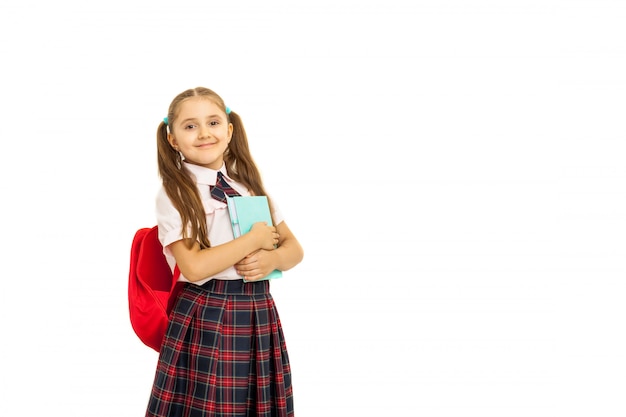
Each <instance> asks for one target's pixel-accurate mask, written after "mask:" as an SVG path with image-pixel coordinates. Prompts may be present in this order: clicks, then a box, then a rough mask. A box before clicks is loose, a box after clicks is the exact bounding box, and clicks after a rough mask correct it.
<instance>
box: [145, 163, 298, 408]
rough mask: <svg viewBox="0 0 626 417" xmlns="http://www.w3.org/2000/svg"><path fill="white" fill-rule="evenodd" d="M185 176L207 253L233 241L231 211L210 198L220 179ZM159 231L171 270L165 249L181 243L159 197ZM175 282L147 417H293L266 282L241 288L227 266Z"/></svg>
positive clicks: (170, 211)
mask: <svg viewBox="0 0 626 417" xmlns="http://www.w3.org/2000/svg"><path fill="white" fill-rule="evenodd" d="M184 168H185V169H187V170H188V171H189V172H190V173H191V174H192V176H193V177H194V178H195V179H196V185H197V187H198V190H199V192H200V196H201V199H202V202H203V205H204V209H205V212H206V217H207V227H208V237H209V241H210V242H211V245H213V246H217V245H220V244H222V243H225V242H228V241H230V240H232V239H233V232H232V229H231V224H230V217H229V215H228V208H227V206H226V204H224V203H222V202H220V201H217V200H215V199H213V198H211V196H210V188H209V187H210V186H212V185H215V182H216V178H217V171H215V170H212V169H209V168H204V167H200V166H197V165H193V164H187V163H184ZM220 171H221V172H222V174H224V176H225V178H226V181H227V182H228V183H229V185H230V186H231V187H232V188H233V189H235V190H236V191H237V192H239V194H240V195H242V196H245V195H250V193H249V192H248V190H247V189H246V188H245V187H244V186H243V185H242V184H239V183H237V182H235V181H233V180H232V179H231V178H230V177H228V173H227V172H226V169H225V167H224V166H223V167H222V168H221V169H220ZM272 215H273V217H274V221H275V223H276V224H279V223H281V222H282V221H283V215H282V213H281V212H280V210H279V209H278V208H277V206H276V205H275V204H274V203H273V200H272ZM157 223H158V229H159V240H160V242H161V244H162V245H163V247H164V254H165V257H166V259H167V261H168V264H169V265H170V267H171V268H172V269H173V268H174V266H175V260H174V257H173V256H172V254H171V252H170V251H169V247H168V245H169V244H171V243H173V242H176V241H178V240H180V239H182V223H181V218H180V214H179V213H178V211H177V210H176V208H175V207H174V206H173V204H172V202H171V201H170V199H169V197H168V196H167V194H166V193H165V191H164V190H163V189H161V190H160V191H159V193H158V194H157ZM179 281H182V282H185V284H184V288H183V289H182V291H181V293H180V294H179V296H178V299H177V301H176V303H175V305H174V308H173V310H172V312H171V314H170V317H169V325H168V329H167V332H166V335H165V338H164V340H163V343H162V346H161V350H160V352H159V360H158V364H157V370H156V375H155V380H154V384H153V388H152V393H151V395H150V399H149V402H148V409H147V411H146V416H147V417H156V416H159V417H165V416H168V417H173V416H181V417H182V416H185V417H209V416H211V417H226V416H229V417H234V416H263V417H270V416H272V417H291V416H293V391H292V386H291V368H290V365H289V358H288V355H287V347H286V344H285V338H284V335H283V331H282V327H281V323H280V318H279V316H278V312H277V310H276V306H275V304H274V300H273V298H272V296H271V294H270V292H269V289H270V281H269V280H265V281H257V282H250V283H244V282H243V280H242V279H241V277H240V276H239V275H237V272H236V270H235V268H234V267H232V266H231V267H229V268H227V269H226V270H224V271H221V272H219V273H217V274H216V275H214V276H212V277H208V278H207V279H204V280H202V281H197V282H194V283H191V282H189V280H188V279H187V278H185V277H184V275H182V274H181V275H180V277H179Z"/></svg>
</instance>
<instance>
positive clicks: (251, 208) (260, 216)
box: [226, 196, 283, 281]
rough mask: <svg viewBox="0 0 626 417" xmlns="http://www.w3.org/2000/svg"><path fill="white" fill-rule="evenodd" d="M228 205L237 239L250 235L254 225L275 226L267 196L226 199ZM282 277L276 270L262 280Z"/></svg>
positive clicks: (280, 272)
mask: <svg viewBox="0 0 626 417" xmlns="http://www.w3.org/2000/svg"><path fill="white" fill-rule="evenodd" d="M226 203H227V205H228V214H229V216H230V223H231V225H232V228H233V235H234V236H235V238H238V237H239V236H241V235H244V234H246V233H248V232H249V231H250V229H251V228H252V225H253V224H254V223H257V222H267V224H268V225H270V226H273V223H272V215H271V214H270V206H269V202H268V200H267V197H266V196H237V197H226ZM282 276H283V273H282V271H279V270H278V269H275V270H274V271H272V272H270V274H269V275H267V276H266V277H264V278H262V279H261V280H266V279H273V278H280V277H282ZM244 281H245V279H244Z"/></svg>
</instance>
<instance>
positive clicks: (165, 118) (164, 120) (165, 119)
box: [163, 117, 167, 126]
mask: <svg viewBox="0 0 626 417" xmlns="http://www.w3.org/2000/svg"><path fill="white" fill-rule="evenodd" d="M163 123H165V125H166V126H167V117H164V118H163Z"/></svg>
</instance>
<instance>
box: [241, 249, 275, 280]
mask: <svg viewBox="0 0 626 417" xmlns="http://www.w3.org/2000/svg"><path fill="white" fill-rule="evenodd" d="M235 269H236V270H237V273H238V274H239V275H242V276H243V277H245V279H246V281H258V280H259V279H261V278H263V277H265V276H267V275H268V274H269V273H270V272H272V271H273V270H274V269H276V267H275V266H274V264H273V262H272V253H271V251H267V250H263V249H261V250H258V251H256V252H253V253H251V254H250V255H248V256H246V257H245V258H243V259H242V260H241V261H239V262H237V263H236V264H235Z"/></svg>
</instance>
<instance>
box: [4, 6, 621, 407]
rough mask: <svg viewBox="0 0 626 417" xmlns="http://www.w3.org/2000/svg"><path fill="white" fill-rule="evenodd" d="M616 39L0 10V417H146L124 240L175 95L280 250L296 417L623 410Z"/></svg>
mask: <svg viewBox="0 0 626 417" xmlns="http://www.w3.org/2000/svg"><path fill="white" fill-rule="evenodd" d="M624 22H626V3H624V2H622V1H619V0H615V1H610V0H593V1H586V0H567V1H565V0H564V1H556V0H541V1H538V0H525V1H521V0H520V1H517V0H511V1H506V0H501V1H495V0H493V1H487V0H480V1H461V0H458V1H454V0H439V1H435V0H430V1H424V0H422V1H419V0H413V1H400V0H387V1H382V0H365V1H349V2H345V1H344V2H342V1H337V0H332V1H331V0H315V1H302V2H289V1H286V0H284V1H276V0H269V1H262V2H261V1H259V2H253V1H246V2H241V1H226V0H223V1H219V2H217V1H208V0H205V1H195V2H192V1H168V2H164V1H152V2H146V3H145V4H144V3H143V2H132V1H119V0H114V1H112V0H109V1H106V2H98V3H96V2H87V1H83V2H79V1H75V2H72V1H54V2H53V1H50V2H44V1H28V0H26V1H22V0H20V1H16V0H3V2H2V4H1V5H0V56H1V62H2V65H1V74H2V75H1V77H0V88H1V92H0V96H1V98H0V100H1V108H0V116H1V122H0V132H1V138H2V143H3V146H2V148H3V150H2V163H1V164H0V169H1V172H0V174H1V185H0V186H1V188H0V191H1V194H2V201H3V202H2V207H1V209H0V210H2V211H1V218H2V220H3V224H2V236H3V239H2V240H3V243H2V251H1V252H0V253H1V255H0V256H1V262H2V266H3V270H4V271H3V274H2V281H3V284H2V289H1V292H0V296H1V299H0V317H1V320H2V322H1V324H2V326H1V330H0V332H1V334H2V342H1V343H0V349H1V350H0V354H1V360H2V369H1V371H0V381H1V385H0V415H2V416H18V415H19V416H43V415H55V416H56V415H59V416H77V417H92V416H93V417H96V416H103V417H104V416H106V417H111V416H116V417H136V416H142V415H143V414H144V412H145V407H146V403H147V400H148V396H149V392H150V388H151V385H152V378H153V375H154V369H155V365H156V360H157V355H156V352H153V351H151V350H150V349H149V348H147V347H146V346H144V345H143V344H141V342H140V341H139V339H138V338H137V337H136V336H135V334H134V333H133V331H132V328H131V326H130V322H129V319H128V304H127V293H126V291H127V283H128V262H129V254H130V244H131V240H132V237H133V235H134V232H135V231H136V230H137V229H138V228H140V227H146V226H152V225H154V224H155V217H154V196H155V192H156V190H157V187H158V185H159V178H158V175H157V168H156V151H155V140H156V139H155V132H156V129H157V125H158V123H159V122H160V120H161V119H162V118H163V117H164V116H165V115H166V111H167V107H168V105H169V103H170V101H171V100H172V98H173V97H174V96H175V95H177V94H178V93H179V92H181V91H183V90H185V89H187V88H190V87H196V86H206V87H209V88H211V89H214V90H215V91H217V92H218V93H219V94H220V95H222V97H223V98H224V99H225V101H226V102H227V104H228V105H229V106H230V107H231V108H233V109H234V110H235V111H237V112H238V113H239V114H240V115H241V116H242V118H243V120H244V123H245V125H246V129H247V131H248V136H249V138H250V144H251V148H252V152H253V154H254V155H255V159H256V162H257V163H258V165H259V167H260V169H261V171H262V173H263V176H264V180H265V183H266V186H267V188H268V190H270V193H272V194H273V195H274V196H275V198H276V199H277V201H279V203H280V205H281V207H282V209H283V211H284V213H285V214H286V216H287V223H288V224H289V226H290V227H291V229H292V230H293V231H294V232H295V233H296V235H297V237H298V238H299V239H300V241H301V243H302V245H303V247H304V249H305V259H304V260H303V262H302V263H301V264H300V265H298V266H297V267H296V268H294V269H293V270H291V271H288V272H287V273H286V274H285V277H284V278H283V279H281V280H279V281H275V282H274V283H273V284H272V291H273V294H274V296H275V298H276V301H277V304H278V309H279V313H280V315H281V319H282V323H283V327H284V330H285V335H286V338H287V343H288V348H289V353H290V357H291V361H292V368H293V381H294V390H295V397H294V398H295V405H296V415H297V416H298V417H320V416H324V417H326V416H328V417H334V416H342V417H345V416H358V417H366V416H377V417H378V416H420V417H421V416H424V417H517V416H520V417H527V416H528V417H530V416H533V417H534V416H537V417H539V416H554V417H557V416H559V417H560V416H567V417H571V416H603V417H611V416H624V415H626V402H625V401H624V392H626V376H625V375H626V357H625V352H626V336H625V334H624V322H625V320H624V318H625V317H626V303H625V302H624V299H625V296H626V283H625V280H624V278H625V274H624V272H625V261H626V237H625V236H626V220H625V213H626V211H625V209H626V164H625V161H626V124H625V121H624V116H625V114H626V42H625V40H626V24H625V23H624ZM320 192H325V193H326V195H327V196H328V197H327V199H325V200H321V198H322V197H320V196H319V194H318V193H320Z"/></svg>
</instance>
